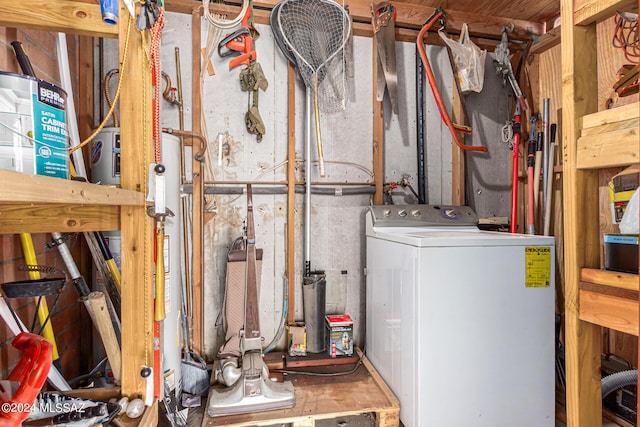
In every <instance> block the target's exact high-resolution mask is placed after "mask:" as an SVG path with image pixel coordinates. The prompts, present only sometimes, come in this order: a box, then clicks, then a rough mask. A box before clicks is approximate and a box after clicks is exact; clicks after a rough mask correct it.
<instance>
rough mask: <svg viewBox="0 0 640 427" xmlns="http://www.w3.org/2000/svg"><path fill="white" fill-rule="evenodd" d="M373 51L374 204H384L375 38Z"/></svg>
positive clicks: (380, 113)
mask: <svg viewBox="0 0 640 427" xmlns="http://www.w3.org/2000/svg"><path fill="white" fill-rule="evenodd" d="M371 40H372V42H373V43H371V45H372V47H371V49H372V51H371V57H372V64H371V72H372V74H373V76H372V85H373V87H372V93H373V95H372V100H371V102H372V103H373V141H372V142H373V181H374V183H375V186H376V192H375V194H374V196H373V204H374V205H381V204H383V199H384V197H383V191H384V120H383V108H382V101H378V100H377V98H376V82H377V81H378V43H377V42H376V39H375V37H374V38H373V39H371Z"/></svg>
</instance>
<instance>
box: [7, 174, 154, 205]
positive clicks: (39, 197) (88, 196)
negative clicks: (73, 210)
mask: <svg viewBox="0 0 640 427" xmlns="http://www.w3.org/2000/svg"><path fill="white" fill-rule="evenodd" d="M0 183H2V184H3V187H4V188H3V191H1V192H0V204H3V203H9V204H19V203H33V204H48V203H58V204H70V205H73V204H75V205H105V206H121V205H131V206H143V205H144V195H143V194H142V193H140V192H137V191H132V190H124V189H121V188H114V187H107V186H102V185H97V184H90V183H88V182H80V181H71V180H64V179H59V178H50V177H46V176H39V175H26V174H23V173H20V172H14V171H8V170H0Z"/></svg>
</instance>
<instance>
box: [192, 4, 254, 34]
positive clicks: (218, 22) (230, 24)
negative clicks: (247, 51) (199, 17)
mask: <svg viewBox="0 0 640 427" xmlns="http://www.w3.org/2000/svg"><path fill="white" fill-rule="evenodd" d="M209 4H210V1H209V0H202V6H203V8H204V11H203V14H204V17H205V18H206V19H207V21H209V24H211V25H213V26H214V27H216V28H218V29H219V30H231V29H233V28H235V27H237V26H238V25H240V23H241V22H242V18H244V15H245V13H247V9H249V0H243V1H242V9H241V10H240V13H239V14H238V16H236V17H235V18H233V19H226V17H225V16H224V15H220V14H211V12H210V11H209Z"/></svg>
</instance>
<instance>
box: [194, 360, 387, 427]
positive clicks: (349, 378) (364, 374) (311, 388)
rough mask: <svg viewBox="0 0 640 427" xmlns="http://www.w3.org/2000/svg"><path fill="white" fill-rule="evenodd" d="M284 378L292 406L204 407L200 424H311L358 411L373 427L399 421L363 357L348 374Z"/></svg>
mask: <svg viewBox="0 0 640 427" xmlns="http://www.w3.org/2000/svg"><path fill="white" fill-rule="evenodd" d="M353 366H354V365H341V366H338V367H335V366H334V367H331V369H332V370H333V371H348V370H350V369H351V368H353ZM310 369H312V368H310ZM315 369H320V368H315ZM325 369H326V368H325ZM286 377H287V379H288V380H291V381H292V382H293V385H294V389H295V393H296V406H295V407H293V408H290V409H280V410H275V411H265V412H256V413H253V414H241V415H229V416H225V417H209V415H208V414H207V413H206V409H205V415H204V418H203V420H202V427H215V426H233V427H241V426H270V425H274V424H291V425H292V427H314V426H315V425H316V421H317V420H323V419H335V418H340V417H348V416H353V415H362V414H371V415H373V416H374V417H375V420H376V426H377V427H397V426H399V424H400V403H399V402H398V399H396V397H395V396H394V394H393V392H392V391H391V390H390V389H389V387H388V386H387V385H386V384H385V383H384V381H383V380H382V378H381V377H380V375H379V374H378V373H377V372H376V370H375V368H374V367H373V366H372V365H371V363H370V362H369V360H368V359H367V358H366V357H364V356H363V358H362V366H360V367H359V368H358V370H357V371H356V372H354V373H353V374H350V375H342V376H329V377H327V376H322V377H318V376H308V375H297V374H288V375H287V376H286Z"/></svg>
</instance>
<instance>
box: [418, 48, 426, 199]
mask: <svg viewBox="0 0 640 427" xmlns="http://www.w3.org/2000/svg"><path fill="white" fill-rule="evenodd" d="M416 128H417V131H418V135H417V144H416V145H417V151H418V203H420V204H425V203H427V195H426V190H425V183H426V177H425V167H424V64H423V63H422V59H421V58H420V53H419V52H418V49H417V48H416Z"/></svg>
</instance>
